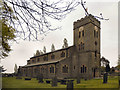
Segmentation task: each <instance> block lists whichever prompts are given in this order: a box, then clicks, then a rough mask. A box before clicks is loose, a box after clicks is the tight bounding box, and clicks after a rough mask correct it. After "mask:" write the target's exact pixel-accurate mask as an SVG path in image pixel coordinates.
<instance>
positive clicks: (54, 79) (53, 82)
mask: <svg viewBox="0 0 120 90" xmlns="http://www.w3.org/2000/svg"><path fill="white" fill-rule="evenodd" d="M54 86H57V77H54V78H53V79H52V87H54Z"/></svg>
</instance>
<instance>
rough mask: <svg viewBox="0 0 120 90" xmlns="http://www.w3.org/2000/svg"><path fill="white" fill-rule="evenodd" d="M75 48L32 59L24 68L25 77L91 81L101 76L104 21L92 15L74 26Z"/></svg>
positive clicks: (22, 72)
mask: <svg viewBox="0 0 120 90" xmlns="http://www.w3.org/2000/svg"><path fill="white" fill-rule="evenodd" d="M73 34H74V36H73V40H74V41H73V42H74V44H73V46H70V47H68V48H64V49H60V50H56V51H53V52H48V53H45V54H42V55H40V56H34V57H31V58H30V60H27V65H25V66H20V73H21V75H22V76H27V77H37V76H38V75H39V74H43V76H44V78H53V77H55V76H57V78H62V79H63V78H77V77H80V78H87V79H91V78H94V77H99V75H100V21H98V20H97V19H96V18H95V17H94V16H92V15H91V14H90V15H89V16H85V17H84V18H81V19H80V20H77V21H75V22H74V24H73Z"/></svg>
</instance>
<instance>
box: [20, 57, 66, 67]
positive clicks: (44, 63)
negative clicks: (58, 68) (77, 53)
mask: <svg viewBox="0 0 120 90" xmlns="http://www.w3.org/2000/svg"><path fill="white" fill-rule="evenodd" d="M62 60H65V58H64V59H59V60H56V61H46V62H40V63H35V64H30V65H25V66H22V67H32V66H40V65H49V64H55V63H59V62H60V61H62Z"/></svg>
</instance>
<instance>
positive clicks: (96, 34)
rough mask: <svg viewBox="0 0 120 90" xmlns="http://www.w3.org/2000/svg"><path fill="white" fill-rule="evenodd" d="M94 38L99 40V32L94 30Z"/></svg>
mask: <svg viewBox="0 0 120 90" xmlns="http://www.w3.org/2000/svg"><path fill="white" fill-rule="evenodd" d="M94 37H96V38H98V30H94Z"/></svg>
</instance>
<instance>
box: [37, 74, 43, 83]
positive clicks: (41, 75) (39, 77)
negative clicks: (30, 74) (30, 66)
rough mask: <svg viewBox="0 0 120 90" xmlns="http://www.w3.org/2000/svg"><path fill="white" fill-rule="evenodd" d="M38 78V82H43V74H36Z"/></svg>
mask: <svg viewBox="0 0 120 90" xmlns="http://www.w3.org/2000/svg"><path fill="white" fill-rule="evenodd" d="M37 79H38V83H43V82H44V81H43V74H40V75H39V76H37Z"/></svg>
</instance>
